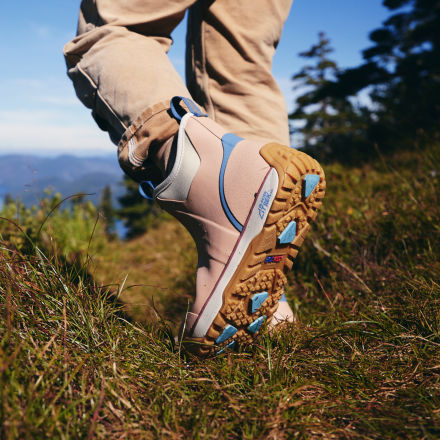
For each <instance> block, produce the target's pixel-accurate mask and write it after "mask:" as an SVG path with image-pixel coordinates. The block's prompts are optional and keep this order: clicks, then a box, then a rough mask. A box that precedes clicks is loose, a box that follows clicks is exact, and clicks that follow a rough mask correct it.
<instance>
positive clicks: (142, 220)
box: [117, 176, 165, 238]
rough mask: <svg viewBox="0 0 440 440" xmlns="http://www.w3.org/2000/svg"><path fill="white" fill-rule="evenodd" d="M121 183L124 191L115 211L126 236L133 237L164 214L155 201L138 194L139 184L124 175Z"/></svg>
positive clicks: (145, 229)
mask: <svg viewBox="0 0 440 440" xmlns="http://www.w3.org/2000/svg"><path fill="white" fill-rule="evenodd" d="M123 185H124V186H125V188H126V192H125V194H124V195H123V196H122V197H119V199H118V200H119V203H120V204H121V208H120V209H119V210H118V211H117V216H118V218H120V219H122V220H123V222H124V225H125V227H126V228H127V238H134V237H137V236H139V235H142V234H144V233H145V232H146V231H147V229H148V228H149V227H150V226H152V225H153V224H154V222H155V221H157V220H160V219H161V218H163V217H164V216H165V214H164V211H162V210H161V209H160V208H159V206H158V205H157V203H155V202H153V201H150V200H147V199H145V198H143V197H142V196H141V195H140V194H139V184H138V183H136V182H135V181H133V180H132V179H130V178H129V177H128V176H125V177H124V180H123Z"/></svg>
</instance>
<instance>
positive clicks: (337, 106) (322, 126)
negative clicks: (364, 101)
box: [289, 32, 368, 160]
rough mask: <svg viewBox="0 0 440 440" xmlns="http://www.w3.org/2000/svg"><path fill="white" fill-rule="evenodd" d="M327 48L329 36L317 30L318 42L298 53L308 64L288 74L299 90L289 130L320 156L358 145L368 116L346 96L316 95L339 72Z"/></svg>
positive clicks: (327, 155)
mask: <svg viewBox="0 0 440 440" xmlns="http://www.w3.org/2000/svg"><path fill="white" fill-rule="evenodd" d="M331 52H333V49H332V47H331V46H330V40H329V39H328V38H327V37H326V35H325V33H324V32H320V33H319V41H318V43H317V44H314V45H313V46H312V47H311V48H310V49H309V50H307V51H305V52H302V53H300V54H299V55H300V56H301V57H303V58H306V59H307V60H309V61H310V62H311V64H307V65H306V66H304V67H303V68H302V69H301V70H300V71H299V72H298V73H296V74H295V75H294V76H293V77H292V80H293V81H294V90H295V89H296V90H300V91H302V92H303V94H302V95H301V96H299V97H298V98H297V101H296V104H297V107H296V110H295V111H294V112H293V113H291V114H290V115H289V118H290V119H292V120H294V121H296V123H295V124H293V133H294V134H295V133H297V134H298V135H299V136H298V137H299V138H300V141H301V144H302V145H301V146H302V147H303V148H304V149H305V150H306V151H308V152H311V153H313V154H314V155H316V156H318V157H319V158H320V159H321V160H322V159H324V158H334V157H336V156H339V157H340V156H341V155H346V153H347V148H350V149H354V148H359V145H360V144H361V143H362V141H363V133H364V131H365V121H366V119H368V112H367V111H366V110H365V109H358V110H357V109H356V108H355V107H354V105H353V104H352V103H351V101H350V100H349V99H348V98H346V97H333V96H323V97H322V98H317V93H319V91H320V90H321V89H323V88H326V87H328V85H330V84H332V83H333V82H334V81H335V79H336V77H337V75H338V73H339V72H340V71H339V68H338V66H337V64H336V62H335V61H333V60H331V59H330V58H329V54H330V53H331ZM301 122H302V125H300V124H301ZM295 125H296V127H295Z"/></svg>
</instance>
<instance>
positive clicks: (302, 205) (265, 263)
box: [182, 143, 325, 357]
mask: <svg viewBox="0 0 440 440" xmlns="http://www.w3.org/2000/svg"><path fill="white" fill-rule="evenodd" d="M260 154H261V156H262V157H263V158H264V159H265V160H266V162H267V163H268V164H269V165H270V166H271V167H272V168H275V169H276V171H277V173H278V176H279V184H278V190H277V193H276V196H275V199H274V201H273V202H272V205H271V207H270V211H269V213H268V216H267V218H266V222H265V224H264V226H263V229H262V230H261V232H260V233H259V234H258V235H257V236H256V237H255V238H254V239H253V240H252V241H251V243H250V244H249V246H248V248H247V250H246V252H245V254H244V256H243V258H242V260H241V262H240V264H239V265H238V267H237V269H236V270H235V272H234V275H233V276H232V278H231V279H230V281H229V283H228V284H227V286H226V288H225V290H224V291H223V303H222V307H221V308H220V311H219V312H218V313H217V315H216V317H215V318H214V320H213V322H212V324H211V326H210V327H209V329H208V331H207V333H206V334H205V336H204V337H202V338H188V337H185V338H184V341H182V342H183V345H184V347H185V349H186V350H188V351H190V352H191V353H193V354H196V355H198V356H201V357H206V356H209V355H212V354H219V353H221V352H223V351H225V350H226V349H230V348H233V347H236V346H238V345H248V344H250V343H252V341H253V340H254V339H255V337H256V336H257V335H258V333H259V331H260V330H261V329H262V328H263V327H264V325H265V323H268V322H269V321H270V319H271V318H272V316H273V314H274V313H275V311H276V310H277V308H278V302H279V300H280V299H281V296H282V294H283V291H284V285H285V284H286V282H287V278H286V273H287V272H288V271H289V270H291V268H292V265H293V261H294V259H295V257H296V255H297V254H298V250H299V248H300V246H301V245H302V243H303V241H304V237H305V235H306V234H307V232H308V230H309V228H310V224H311V223H312V222H313V221H314V220H315V218H316V215H317V213H318V209H319V208H320V207H321V203H322V202H321V201H322V199H323V198H324V194H325V176H324V171H323V170H322V168H321V167H320V165H319V164H318V162H317V161H316V160H315V159H313V158H311V157H310V156H308V155H307V154H305V153H302V152H300V151H297V150H294V149H292V148H289V147H286V146H283V145H279V144H272V143H271V144H267V145H265V146H264V147H262V148H261V150H260Z"/></svg>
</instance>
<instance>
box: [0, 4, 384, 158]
mask: <svg viewBox="0 0 440 440" xmlns="http://www.w3.org/2000/svg"><path fill="white" fill-rule="evenodd" d="M79 3H80V0H44V1H33V0H15V1H8V2H3V4H2V13H1V15H0V56H1V60H2V61H1V65H2V67H1V69H0V154H2V155H4V154H21V153H32V154H38V155H50V156H56V155H58V154H66V153H69V154H75V155H78V156H96V155H111V154H115V155H116V147H115V146H114V145H113V144H112V143H111V142H110V140H109V138H108V136H107V134H106V133H104V132H102V131H100V130H99V129H98V128H97V127H96V126H95V123H94V122H93V120H92V118H91V116H90V110H89V109H87V108H85V107H83V105H82V104H81V103H80V102H79V100H78V99H77V98H76V96H75V93H74V90H73V87H72V84H71V82H70V80H69V79H68V78H67V76H66V67H65V63H64V59H63V55H62V48H63V46H64V44H65V43H66V42H68V41H69V40H70V39H72V38H73V37H74V35H75V31H76V22H77V16H78V7H79ZM388 15H389V12H388V11H387V9H386V8H384V7H383V6H382V0H295V1H294V3H293V6H292V9H291V11H290V15H289V17H288V19H287V21H286V23H285V26H284V30H283V35H282V38H281V42H280V44H279V46H278V49H277V53H276V54H275V57H274V62H273V74H274V76H275V78H276V79H277V81H278V83H279V84H280V87H281V89H282V90H283V93H284V95H285V97H286V101H287V104H288V108H289V110H292V109H293V108H294V94H293V92H292V82H291V77H292V75H293V74H294V73H295V72H297V71H298V70H300V69H301V67H302V66H303V65H304V60H303V59H301V58H300V57H298V53H299V52H301V51H304V50H306V49H308V48H309V47H310V46H311V45H312V44H314V43H315V42H316V41H317V38H318V37H317V35H318V32H320V31H325V32H326V33H327V35H328V37H329V38H330V39H331V44H332V46H333V48H334V49H335V52H334V53H333V54H332V57H333V59H334V60H336V61H337V63H338V64H339V66H340V67H350V66H356V65H358V64H359V63H360V62H361V61H362V54H361V52H362V50H363V49H365V48H367V47H369V46H370V43H369V40H368V34H369V33H370V32H371V31H372V30H373V29H375V28H377V27H379V26H380V25H381V23H382V22H383V21H384V20H385V19H386V18H387V16H388ZM185 27H186V20H184V21H183V22H182V23H181V24H180V25H179V26H178V28H176V30H175V31H174V33H173V34H172V37H173V39H174V44H173V46H172V48H171V51H170V53H169V56H170V59H171V61H172V62H173V63H174V65H175V67H176V69H177V71H178V72H179V73H180V74H181V75H182V77H183V76H184V50H185V33H186V29H185Z"/></svg>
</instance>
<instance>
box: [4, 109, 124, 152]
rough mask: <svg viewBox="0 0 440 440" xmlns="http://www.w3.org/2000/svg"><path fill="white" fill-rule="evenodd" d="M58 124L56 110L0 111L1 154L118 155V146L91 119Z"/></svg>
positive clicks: (67, 120)
mask: <svg viewBox="0 0 440 440" xmlns="http://www.w3.org/2000/svg"><path fill="white" fill-rule="evenodd" d="M59 121H60V117H59V114H58V113H57V112H56V111H47V110H42V111H29V110H18V111H17V110H16V111H9V112H6V111H0V132H1V133H2V136H1V138H0V153H2V154H12V153H13V154H19V153H33V154H48V153H49V154H50V153H51V154H58V153H59V154H61V153H66V152H68V153H72V154H79V155H83V156H84V155H96V154H112V153H114V154H115V155H116V147H115V146H114V145H113V144H112V143H111V142H110V140H109V138H108V136H107V134H106V133H104V132H102V131H100V130H99V129H98V128H97V127H96V126H95V125H94V123H93V121H92V120H91V118H90V121H84V122H83V121H81V120H70V121H69V119H66V120H65V121H64V122H61V123H60V122H59Z"/></svg>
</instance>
